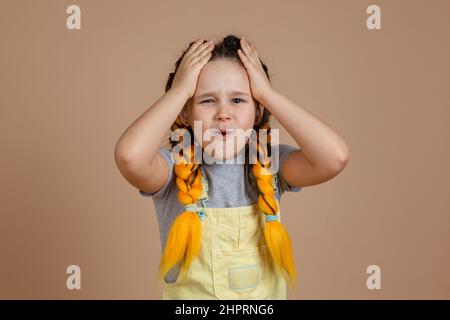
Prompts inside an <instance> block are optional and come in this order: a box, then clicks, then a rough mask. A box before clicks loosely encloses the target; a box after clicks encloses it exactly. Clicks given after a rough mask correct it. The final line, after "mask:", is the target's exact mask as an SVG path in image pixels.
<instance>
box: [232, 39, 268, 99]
mask: <svg viewBox="0 0 450 320" xmlns="http://www.w3.org/2000/svg"><path fill="white" fill-rule="evenodd" d="M241 48H242V50H241V49H238V55H239V58H241V61H242V63H243V64H244V66H245V69H246V70H247V74H248V77H249V79H250V90H251V91H252V95H253V97H254V98H255V99H256V100H258V101H259V102H261V98H262V97H263V95H264V94H266V93H267V92H268V91H270V90H272V87H271V86H270V82H269V79H267V76H266V73H265V71H264V69H263V67H262V64H261V61H260V60H259V58H258V53H257V52H256V48H255V46H254V45H253V43H251V42H248V41H247V40H246V39H244V38H241Z"/></svg>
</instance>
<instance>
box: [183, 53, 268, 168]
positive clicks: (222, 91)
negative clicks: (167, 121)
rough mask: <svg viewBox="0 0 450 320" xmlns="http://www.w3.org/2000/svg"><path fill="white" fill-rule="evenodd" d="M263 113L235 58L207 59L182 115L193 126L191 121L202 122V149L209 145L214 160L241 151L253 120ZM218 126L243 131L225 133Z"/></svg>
mask: <svg viewBox="0 0 450 320" xmlns="http://www.w3.org/2000/svg"><path fill="white" fill-rule="evenodd" d="M233 91H239V92H242V93H238V92H233ZM262 112H263V107H259V108H258V110H257V103H256V101H255V100H254V99H253V97H252V95H251V91H250V83H249V78H248V75H247V72H246V70H245V68H244V67H243V66H242V65H241V64H239V63H238V62H236V61H231V60H226V59H218V60H212V61H210V62H208V63H207V64H206V65H205V67H204V68H203V69H202V71H201V72H200V75H199V78H198V82H197V88H196V91H195V93H194V95H193V96H192V98H191V100H190V103H189V104H188V106H187V109H186V110H185V111H184V116H185V118H186V119H187V121H188V122H189V125H190V126H191V127H192V128H194V121H201V130H202V132H201V134H202V137H203V138H202V147H203V149H204V150H205V148H206V147H207V146H208V148H206V150H205V151H206V152H208V154H209V155H210V156H211V157H212V158H213V159H217V160H226V159H230V158H235V157H236V156H237V154H238V153H239V152H240V151H241V150H242V148H243V147H244V146H245V143H246V142H247V141H248V137H249V135H250V132H251V131H250V130H249V129H252V128H253V125H254V124H255V120H256V122H258V121H259V119H260V117H261V116H262ZM197 125H198V123H197ZM198 127H200V126H198ZM218 129H219V130H218ZM221 129H223V130H224V129H242V131H237V132H236V131H235V132H232V133H231V135H229V134H228V133H227V134H226V135H225V136H224V135H223V134H222V133H221V132H220V130H221ZM240 133H246V134H244V135H242V134H240ZM237 136H239V138H238V137H237Z"/></svg>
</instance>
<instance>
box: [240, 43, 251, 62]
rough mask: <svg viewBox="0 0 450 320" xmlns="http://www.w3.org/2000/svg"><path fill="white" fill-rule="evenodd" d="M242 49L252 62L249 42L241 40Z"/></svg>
mask: <svg viewBox="0 0 450 320" xmlns="http://www.w3.org/2000/svg"><path fill="white" fill-rule="evenodd" d="M241 49H242V51H243V52H244V53H245V56H246V57H247V58H248V59H249V60H252V52H251V48H250V46H249V44H248V42H247V40H245V39H244V38H242V39H241Z"/></svg>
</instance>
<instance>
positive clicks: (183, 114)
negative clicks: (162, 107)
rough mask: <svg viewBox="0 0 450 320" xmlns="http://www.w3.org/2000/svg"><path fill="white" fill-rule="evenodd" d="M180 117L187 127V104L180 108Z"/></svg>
mask: <svg viewBox="0 0 450 320" xmlns="http://www.w3.org/2000/svg"><path fill="white" fill-rule="evenodd" d="M180 119H181V122H182V123H183V124H184V125H185V126H186V127H189V118H188V106H187V105H186V106H185V107H184V108H183V109H182V110H181V112H180Z"/></svg>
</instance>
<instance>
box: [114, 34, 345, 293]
mask: <svg viewBox="0 0 450 320" xmlns="http://www.w3.org/2000/svg"><path fill="white" fill-rule="evenodd" d="M165 91H166V92H165V94H164V95H163V96H162V97H161V98H160V99H159V100H158V101H156V103H155V104H154V105H153V106H151V107H150V108H149V109H148V110H147V111H145V112H144V113H143V114H142V115H141V116H140V117H139V118H138V119H137V120H136V121H135V122H134V123H133V124H132V125H131V126H130V127H129V128H128V129H127V130H126V131H125V132H124V133H123V134H122V136H121V137H120V139H119V141H118V143H117V146H116V149H115V159H116V163H117V166H118V167H119V170H120V171H121V173H122V174H123V176H124V177H125V178H126V179H127V180H128V181H129V182H130V183H131V184H132V185H133V186H135V187H136V188H138V190H139V192H140V194H141V195H143V196H148V197H152V198H153V200H154V204H155V207H156V212H157V215H158V223H159V231H160V238H161V246H162V258H161V261H160V267H159V274H160V277H161V280H162V283H163V286H164V287H163V299H286V297H287V284H289V283H295V280H296V273H295V265H294V258H293V255H292V250H291V240H290V237H289V235H288V233H287V230H286V229H285V227H284V226H283V225H282V223H281V216H280V204H279V203H280V199H281V194H282V193H284V192H285V191H299V190H300V189H301V187H304V186H309V185H314V184H318V183H321V182H324V181H326V180H329V179H331V178H332V177H334V176H336V175H337V174H338V173H339V172H340V171H341V170H342V169H343V168H344V166H345V165H346V163H347V161H348V154H349V151H348V148H347V145H346V143H345V142H344V141H343V139H342V138H341V137H339V136H338V134H337V133H335V132H334V131H333V130H332V129H331V128H330V127H328V126H327V125H326V124H324V123H323V122H321V121H320V120H319V119H317V118H316V117H314V116H313V115H312V114H310V113H308V112H307V111H306V110H304V109H302V108H301V107H299V106H297V105H295V104H294V103H292V102H291V101H289V100H288V99H286V98H285V97H283V96H282V95H281V94H279V93H278V92H276V91H275V90H274V89H273V88H272V87H271V85H270V82H269V74H268V68H267V67H266V65H265V64H264V63H263V62H262V61H261V60H260V59H259V58H258V53H257V51H256V48H255V46H254V45H253V44H252V43H250V42H248V41H247V40H245V39H243V38H241V39H239V38H238V37H236V36H234V35H229V36H227V37H225V38H224V40H223V41H222V42H221V43H218V44H217V45H214V43H213V42H212V41H206V40H205V41H204V40H203V39H198V40H197V41H195V42H192V43H190V45H189V47H188V49H187V50H186V51H185V52H184V53H183V55H182V56H181V57H180V58H179V59H178V61H177V62H176V64H175V71H174V72H172V73H170V75H169V79H168V81H167V84H166V90H165ZM270 115H273V116H274V117H275V118H276V119H277V120H278V122H279V123H280V124H281V125H283V127H284V128H286V130H287V131H288V132H289V133H290V134H291V135H292V137H293V138H294V139H295V141H296V142H297V143H298V145H299V146H302V148H301V149H300V148H298V147H296V146H291V145H286V144H278V145H274V144H273V143H272V138H273V137H274V136H275V135H273V132H272V131H271V130H270V127H269V117H270ZM197 124H200V126H197V127H196V125H197ZM168 129H170V130H171V131H172V132H177V130H176V129H179V130H181V129H184V131H183V132H185V133H186V132H187V133H189V134H190V136H189V135H183V136H182V137H181V138H178V139H173V138H174V137H175V138H177V137H179V136H180V135H177V134H173V135H172V136H171V139H170V141H169V143H170V144H171V150H169V149H166V148H162V147H161V146H160V145H161V141H162V139H163V138H164V136H165V134H166V133H167V131H168ZM194 129H195V130H196V132H195V134H194ZM249 129H250V131H251V129H254V130H255V132H256V139H250V138H249V137H248V135H245V136H244V142H245V143H241V144H240V145H239V144H238V145H237V148H236V146H235V145H233V144H231V143H228V142H230V141H235V140H234V138H235V137H237V132H240V130H241V132H242V131H244V132H249V131H248V130H249ZM261 129H266V131H265V132H266V133H267V135H266V136H264V135H262V134H261V132H262V130H261ZM179 130H178V131H179ZM210 132H213V133H214V135H213V137H211V139H206V138H205V136H206V134H207V133H210ZM199 134H200V136H201V137H202V138H203V139H198V136H199ZM190 137H191V138H192V139H189V138H190ZM253 137H254V136H253ZM264 137H265V138H264ZM199 141H200V142H199ZM180 143H183V146H185V148H183V149H182V148H178V147H179V146H180ZM186 146H187V148H186ZM252 146H253V147H254V148H253V149H254V150H255V151H256V152H251V150H253V149H252ZM177 148H178V149H177ZM175 149H177V150H182V155H180V153H179V152H174V151H175ZM199 154H200V161H196V159H199V158H198V156H199ZM251 154H253V156H252V155H251ZM255 154H256V157H255ZM206 158H209V159H212V160H213V161H205V159H206ZM261 159H265V160H262V161H261ZM267 159H270V161H266V160H267ZM205 162H206V163H205ZM250 162H251V163H250ZM274 164H275V165H274ZM277 164H278V165H277ZM274 168H275V169H277V168H278V170H273V169H274Z"/></svg>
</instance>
